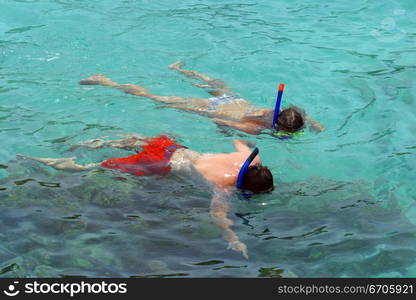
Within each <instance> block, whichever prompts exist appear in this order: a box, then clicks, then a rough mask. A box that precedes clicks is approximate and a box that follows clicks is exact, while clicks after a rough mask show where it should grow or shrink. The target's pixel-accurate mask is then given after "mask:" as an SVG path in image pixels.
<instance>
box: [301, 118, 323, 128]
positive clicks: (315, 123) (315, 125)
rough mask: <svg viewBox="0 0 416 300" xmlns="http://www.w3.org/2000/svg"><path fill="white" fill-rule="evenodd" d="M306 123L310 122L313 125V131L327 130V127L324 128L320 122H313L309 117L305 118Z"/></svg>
mask: <svg viewBox="0 0 416 300" xmlns="http://www.w3.org/2000/svg"><path fill="white" fill-rule="evenodd" d="M305 121H306V122H308V123H309V124H310V125H311V129H313V130H315V131H324V130H325V126H323V125H322V124H320V123H319V122H317V121H315V120H313V119H312V118H311V117H309V116H305Z"/></svg>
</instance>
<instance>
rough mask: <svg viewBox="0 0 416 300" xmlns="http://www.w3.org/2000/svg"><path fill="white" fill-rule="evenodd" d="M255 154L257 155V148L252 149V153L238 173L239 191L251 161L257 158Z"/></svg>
mask: <svg viewBox="0 0 416 300" xmlns="http://www.w3.org/2000/svg"><path fill="white" fill-rule="evenodd" d="M257 154H259V148H257V147H256V148H254V150H253V152H251V154H250V156H249V157H248V158H247V159H246V161H245V162H244V164H243V166H242V167H241V169H240V172H238V177H237V188H239V189H241V188H243V181H244V177H245V176H246V174H247V171H248V167H249V166H250V164H251V162H252V161H253V159H254V158H255V157H256V156H257Z"/></svg>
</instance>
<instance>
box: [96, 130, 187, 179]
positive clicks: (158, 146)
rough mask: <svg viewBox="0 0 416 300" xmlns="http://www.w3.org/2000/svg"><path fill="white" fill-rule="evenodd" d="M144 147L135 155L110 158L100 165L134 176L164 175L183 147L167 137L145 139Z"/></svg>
mask: <svg viewBox="0 0 416 300" xmlns="http://www.w3.org/2000/svg"><path fill="white" fill-rule="evenodd" d="M145 142H146V145H144V146H143V147H142V151H141V152H137V151H136V152H137V154H135V155H131V156H128V157H120V158H110V159H107V160H106V161H103V162H102V163H101V166H103V167H105V168H110V169H115V170H119V171H121V172H126V173H130V174H133V175H136V176H149V175H165V174H167V173H169V172H170V170H171V167H170V165H169V161H170V159H171V157H172V155H173V153H174V152H175V150H176V149H178V148H183V146H181V145H179V144H176V142H175V141H174V140H172V139H170V138H168V137H167V136H164V135H162V136H159V137H154V138H147V139H146V140H145Z"/></svg>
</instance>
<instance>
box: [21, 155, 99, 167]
mask: <svg viewBox="0 0 416 300" xmlns="http://www.w3.org/2000/svg"><path fill="white" fill-rule="evenodd" d="M16 156H17V157H20V158H23V159H30V160H34V161H38V162H40V163H43V164H45V165H47V166H50V167H52V168H55V169H58V170H67V171H86V170H91V169H95V168H97V167H99V166H100V164H87V165H78V164H76V163H75V162H74V159H75V157H67V158H41V157H30V156H25V155H21V154H17V155H16Z"/></svg>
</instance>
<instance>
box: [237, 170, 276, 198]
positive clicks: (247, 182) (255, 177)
mask: <svg viewBox="0 0 416 300" xmlns="http://www.w3.org/2000/svg"><path fill="white" fill-rule="evenodd" d="M273 188H274V186H273V175H272V173H271V172H270V170H269V168H267V167H265V166H262V165H254V166H250V167H248V170H247V173H246V175H245V177H244V180H243V187H242V189H243V190H247V191H250V192H252V193H254V194H260V193H267V192H271V191H272V190H273Z"/></svg>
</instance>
